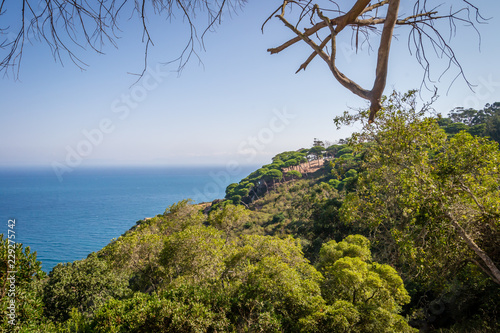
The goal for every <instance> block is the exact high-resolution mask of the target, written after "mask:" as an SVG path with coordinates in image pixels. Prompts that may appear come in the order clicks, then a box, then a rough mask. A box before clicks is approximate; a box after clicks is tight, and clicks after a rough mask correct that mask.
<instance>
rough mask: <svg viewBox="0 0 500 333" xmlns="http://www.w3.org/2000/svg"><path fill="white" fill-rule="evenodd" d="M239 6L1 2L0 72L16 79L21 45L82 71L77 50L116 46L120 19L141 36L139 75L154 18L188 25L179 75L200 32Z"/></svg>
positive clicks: (227, 1)
mask: <svg viewBox="0 0 500 333" xmlns="http://www.w3.org/2000/svg"><path fill="white" fill-rule="evenodd" d="M245 3H246V0H96V1H88V0H22V1H19V2H17V1H13V2H7V1H5V0H2V1H0V16H3V17H4V18H6V17H7V15H8V16H9V17H8V18H9V21H10V22H14V24H13V25H12V26H0V52H2V54H1V55H0V57H1V58H0V71H2V72H3V73H4V74H8V73H9V72H10V71H14V73H16V77H17V76H18V75H19V72H18V71H19V67H20V64H21V60H22V55H23V52H24V51H25V49H24V45H25V43H27V42H30V43H32V42H43V43H45V44H46V45H48V46H49V48H50V50H51V52H52V55H53V57H54V59H55V60H56V61H58V62H61V63H63V60H64V59H65V58H66V59H67V58H69V59H70V61H72V62H73V63H75V65H77V66H78V67H79V68H81V69H84V68H85V67H86V66H87V65H86V64H85V62H84V61H83V60H82V59H81V58H80V56H79V55H78V54H77V50H82V51H83V50H87V49H90V50H92V51H94V52H97V53H102V52H103V51H104V47H105V45H111V46H115V47H116V45H117V44H116V40H117V39H118V38H119V36H118V34H119V32H120V31H121V30H120V26H121V25H123V24H124V23H125V22H124V20H122V17H123V16H124V14H125V15H128V17H129V18H128V20H129V21H132V22H133V23H136V22H137V23H139V24H140V29H141V31H142V33H143V40H142V43H143V47H144V67H143V71H142V74H144V71H145V70H146V67H147V60H148V53H149V50H150V46H154V43H153V36H152V35H151V33H150V32H151V29H150V27H149V23H148V20H149V19H150V18H151V17H152V16H154V15H158V16H163V17H166V18H172V17H176V16H179V17H181V18H183V19H184V20H185V22H187V24H188V25H189V29H190V37H189V39H188V41H187V43H186V46H185V48H184V50H183V52H182V53H181V55H180V56H179V58H178V59H177V61H178V63H179V68H178V69H179V70H181V69H182V68H183V67H184V65H185V64H186V62H187V61H188V60H189V58H190V57H191V56H192V55H195V56H197V53H196V51H197V42H200V45H201V46H202V45H203V37H204V35H205V33H206V32H208V31H210V30H213V28H214V27H215V26H216V25H217V24H219V23H220V22H221V20H222V18H223V15H224V14H225V13H226V12H227V13H231V12H234V11H236V10H237V9H239V7H241V6H243V5H244V4H245ZM126 12H128V14H126ZM198 13H201V14H203V15H206V16H207V18H208V23H206V24H200V23H199V19H198V18H197V17H196V15H197V14H198ZM126 20H127V19H125V21H126ZM134 21H136V22H134ZM4 22H5V21H4ZM202 25H204V32H203V34H202V35H201V37H198V34H197V27H199V26H202ZM156 39H159V38H158V37H156ZM78 53H80V51H78ZM139 76H141V74H139Z"/></svg>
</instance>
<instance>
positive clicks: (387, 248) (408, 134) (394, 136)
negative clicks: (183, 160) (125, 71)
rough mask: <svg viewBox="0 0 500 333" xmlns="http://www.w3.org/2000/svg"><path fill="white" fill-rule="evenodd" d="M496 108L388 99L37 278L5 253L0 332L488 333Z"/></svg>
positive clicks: (499, 293) (498, 239) (495, 279)
mask: <svg viewBox="0 0 500 333" xmlns="http://www.w3.org/2000/svg"><path fill="white" fill-rule="evenodd" d="M499 106H500V104H499V103H494V104H492V105H487V106H486V107H485V108H484V109H483V110H465V109H460V108H459V109H455V110H453V112H452V113H451V116H450V118H443V117H442V116H438V115H432V113H429V105H425V106H424V108H423V109H422V110H419V109H417V108H416V99H415V92H409V93H407V94H404V95H401V94H396V93H394V94H393V95H391V96H389V97H388V98H386V99H385V100H384V108H383V109H382V111H380V112H379V115H378V118H377V119H376V120H375V122H374V123H372V124H366V125H364V126H363V128H362V130H361V131H360V132H359V133H354V134H353V135H352V137H351V138H349V139H348V140H343V141H342V142H343V144H337V145H331V146H329V147H323V146H321V145H316V146H315V147H313V148H312V149H300V150H298V151H294V152H283V153H281V154H278V155H276V156H275V157H274V158H273V160H272V163H271V164H268V165H265V166H263V167H262V168H260V169H258V170H256V171H255V172H253V173H251V174H250V175H249V176H247V177H246V178H244V179H243V180H241V182H239V183H238V184H231V185H229V186H228V187H227V190H226V198H225V199H224V200H216V201H214V202H213V203H211V204H209V205H208V206H207V205H197V204H193V203H191V202H190V201H189V200H184V201H181V202H178V203H176V204H174V205H172V206H170V207H168V208H167V209H166V211H165V212H164V213H163V214H159V215H157V216H156V217H154V218H152V219H148V220H144V221H138V222H137V224H136V225H135V226H134V227H132V228H131V229H130V230H129V231H127V232H126V233H125V234H123V235H122V236H121V237H119V238H118V239H116V240H115V241H113V242H111V243H110V244H109V245H107V246H106V247H104V248H103V249H102V250H100V251H99V252H97V253H92V254H90V255H89V257H88V258H87V259H85V260H82V261H76V262H74V263H68V264H59V265H58V266H56V267H55V268H54V269H53V270H52V272H50V274H49V275H48V276H46V275H45V274H44V273H43V272H42V271H41V269H40V264H39V262H37V261H36V257H35V256H34V255H33V253H31V252H30V251H29V249H24V251H23V250H22V249H21V248H18V249H17V250H16V251H17V252H16V256H17V258H18V262H19V267H18V273H17V275H16V281H18V287H19V290H20V291H21V292H20V293H19V294H18V295H19V296H18V303H17V304H18V306H20V308H19V310H18V315H19V317H18V318H17V325H16V326H15V327H12V326H9V324H8V318H7V317H2V323H1V326H0V327H2V329H4V330H11V329H12V328H14V329H15V330H17V331H22V332H57V331H60V332H417V331H418V330H421V331H423V332H430V331H435V332H494V331H498V330H499V329H500V322H499V311H500V308H499V304H500V276H499V272H498V268H499V266H500V250H499V249H500V187H499V184H500V151H499V148H498V143H497V142H495V140H497V141H498V139H499V137H498V133H500V127H499V126H500V125H499V124H500V121H499V119H500V108H499ZM367 112H369V111H361V112H359V113H358V114H354V115H353V114H345V115H344V116H343V117H339V118H337V119H336V121H337V123H339V124H340V123H351V122H352V121H355V120H357V119H361V120H363V119H365V120H366V119H367ZM7 256H8V247H7V241H6V240H3V239H2V252H1V257H2V258H7ZM6 264H7V259H5V260H4V261H2V265H6ZM4 268H6V267H2V270H0V274H2V275H0V283H1V284H2V285H3V286H6V285H7V284H8V280H7V275H6V274H4V272H5V271H6V269H4ZM3 290H5V289H3ZM4 296H5V295H4V294H2V303H1V306H2V310H3V311H6V310H5V309H7V306H8V304H7V298H6V297H4Z"/></svg>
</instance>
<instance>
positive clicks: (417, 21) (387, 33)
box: [266, 0, 485, 122]
mask: <svg viewBox="0 0 500 333" xmlns="http://www.w3.org/2000/svg"><path fill="white" fill-rule="evenodd" d="M315 2H316V3H315V4H313V3H312V1H307V3H305V2H303V1H300V0H298V1H284V2H283V4H282V6H281V7H280V9H281V15H277V16H276V17H278V18H279V19H280V21H282V22H283V23H285V26H286V27H288V28H290V30H292V31H293V32H294V34H295V35H296V36H295V37H294V38H291V39H289V40H288V41H286V42H285V43H283V44H281V45H280V46H278V47H275V48H270V49H268V51H269V52H270V53H271V54H276V53H279V52H281V51H283V50H285V49H287V48H288V47H290V46H292V45H295V44H296V43H298V42H300V41H303V42H305V43H306V44H307V45H309V46H310V47H311V48H312V49H313V53H312V54H311V55H310V56H309V57H308V58H307V59H306V61H305V62H303V63H302V65H300V67H299V70H298V71H297V73H298V72H299V71H300V70H301V69H304V70H305V69H306V68H307V66H308V65H309V64H310V63H311V62H312V61H313V60H314V59H315V58H316V56H317V55H320V58H321V59H323V61H325V62H326V63H327V64H328V66H329V68H330V70H331V71H332V74H333V75H334V77H335V79H336V80H337V81H338V82H339V83H340V84H342V85H343V86H344V87H346V88H347V89H349V90H351V91H352V92H353V93H354V94H356V95H358V96H360V97H362V98H365V99H367V100H369V101H370V103H371V106H370V110H371V112H370V116H369V121H370V122H372V121H373V119H374V117H375V114H376V113H377V111H378V110H379V109H380V98H381V96H382V94H383V91H384V88H385V85H386V78H387V73H388V68H389V53H390V47H391V41H392V38H393V35H394V29H395V28H396V27H398V26H400V27H405V26H406V27H410V30H409V33H408V49H409V51H410V54H413V53H414V54H415V57H416V59H417V61H418V63H419V64H420V65H421V66H422V68H423V69H424V76H423V79H422V85H426V82H427V81H430V82H433V81H432V80H431V77H430V72H431V70H430V69H431V66H430V65H431V61H430V54H429V52H428V48H430V49H431V50H433V51H434V53H435V55H436V56H437V57H440V58H445V59H448V66H447V67H446V68H445V70H444V71H443V72H442V74H441V76H442V75H443V74H444V73H446V72H447V71H449V70H450V69H451V68H458V74H457V75H456V76H455V78H454V79H453V81H452V82H451V84H453V82H454V81H455V80H456V79H457V78H458V77H462V78H463V79H464V80H465V82H466V83H467V84H468V85H469V87H472V85H471V83H470V82H469V81H468V80H467V78H466V77H465V73H464V70H463V68H462V66H461V64H460V62H459V61H458V59H457V57H456V55H455V53H454V51H453V49H452V48H451V46H450V44H449V42H448V41H447V40H446V39H445V38H444V37H443V31H442V28H441V27H440V28H439V29H438V28H437V27H436V26H435V25H434V22H437V21H442V20H448V21H449V23H450V33H454V32H455V31H456V24H457V23H462V24H464V25H466V26H471V27H472V28H473V29H475V30H476V31H477V29H476V27H475V25H474V22H476V23H484V21H485V19H484V17H483V16H481V15H480V13H479V10H478V8H477V7H476V6H474V5H473V4H472V3H471V1H466V0H462V5H463V6H462V7H461V8H459V9H458V10H453V9H452V7H450V10H449V12H448V13H446V14H441V12H442V9H441V8H442V7H443V6H438V7H436V8H429V9H428V8H427V1H426V0H413V4H414V5H413V13H411V14H410V15H407V16H406V17H404V18H400V17H399V3H400V0H382V1H379V2H376V3H374V4H370V1H367V0H357V1H355V3H354V5H352V4H351V5H349V10H347V11H346V12H343V11H342V10H341V9H340V8H341V7H340V3H339V2H337V1H334V0H323V1H322V0H315ZM319 3H322V4H325V5H326V6H325V7H322V6H321V5H319ZM294 6H299V7H300V13H299V15H298V16H297V15H296V16H295V17H294V16H293V7H294ZM285 8H289V10H288V11H285ZM314 8H316V9H317V10H316V11H315V10H313V9H314ZM323 12H334V13H337V16H336V17H333V18H328V19H325V18H326V16H324V15H323V14H321V13H323ZM472 13H475V18H472ZM285 14H286V15H285ZM305 16H307V18H308V21H309V22H310V24H309V25H305V26H304V24H302V26H303V28H302V29H301V27H300V26H299V23H300V22H303V21H305V20H304V19H305ZM292 19H293V21H295V22H297V23H296V24H293V23H292V22H293V21H292ZM266 22H267V21H266ZM380 25H383V28H382V29H381V30H380V28H377V26H380ZM346 26H351V27H353V40H352V41H351V43H352V45H353V46H352V47H353V48H355V49H356V52H357V51H358V47H359V43H360V40H359V38H360V37H361V38H363V41H361V43H368V45H371V43H370V40H371V39H372V38H373V35H378V34H379V33H381V37H380V41H379V46H378V53H377V67H376V70H375V74H376V75H375V80H374V83H373V87H372V89H371V90H365V89H362V88H361V87H359V85H357V84H355V83H354V82H353V81H351V80H349V79H348V78H347V77H346V76H345V75H343V74H342V73H341V72H340V71H339V70H338V69H337V68H336V66H335V57H336V52H335V47H336V46H335V44H336V37H337V35H338V34H341V33H343V31H344V30H345V27H346ZM292 27H293V28H292ZM327 27H328V29H329V30H330V32H329V33H328V35H327V36H325V31H324V30H323V29H324V28H327ZM332 28H333V29H332ZM301 30H303V31H304V32H300V31H301ZM320 32H321V34H320ZM330 41H331V43H332V50H331V54H330V55H329V54H328V53H326V52H325V51H324V48H325V47H326V45H327V43H328V42H330ZM318 43H319V46H318ZM440 78H441V77H440ZM451 84H450V87H451Z"/></svg>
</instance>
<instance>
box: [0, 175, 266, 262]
mask: <svg viewBox="0 0 500 333" xmlns="http://www.w3.org/2000/svg"><path fill="white" fill-rule="evenodd" d="M255 169H256V167H255V166H244V167H239V169H238V170H233V169H228V168H226V167H163V168H160V167H147V168H146V167H145V168H131V167H127V168H118V167H113V168H79V169H77V170H74V171H73V172H71V173H67V174H65V175H64V179H63V180H62V181H60V180H59V179H58V178H57V176H56V175H55V173H54V172H53V171H52V170H51V169H43V168H40V169H34V168H31V169H28V168H25V169H0V233H3V234H4V235H5V234H7V230H8V229H7V224H8V220H9V219H15V221H16V224H15V228H14V231H15V237H16V238H15V241H16V242H19V243H23V245H24V246H29V247H30V248H31V250H32V251H36V252H37V258H38V260H40V261H41V262H42V269H43V270H44V271H46V272H49V271H50V270H51V269H52V268H53V267H54V266H55V265H57V263H60V262H69V261H74V260H79V259H83V258H86V257H87V255H88V254H89V253H91V252H93V251H98V250H99V249H101V248H102V247H103V246H105V245H106V244H108V243H109V242H110V241H111V239H113V238H116V237H119V236H120V235H121V234H123V233H124V232H125V231H126V230H128V229H130V227H132V226H133V225H135V223H136V222H137V221H138V220H141V219H143V218H145V217H151V216H155V215H157V214H162V213H163V212H164V211H165V209H166V208H167V207H168V206H170V205H171V204H173V203H175V202H178V201H180V200H182V199H187V198H192V199H194V200H195V201H196V202H203V201H211V200H214V199H217V198H223V197H224V190H225V187H226V186H227V185H229V184H230V183H233V182H238V181H239V180H240V179H242V178H244V177H245V176H246V175H248V174H249V173H250V172H251V171H253V170H255Z"/></svg>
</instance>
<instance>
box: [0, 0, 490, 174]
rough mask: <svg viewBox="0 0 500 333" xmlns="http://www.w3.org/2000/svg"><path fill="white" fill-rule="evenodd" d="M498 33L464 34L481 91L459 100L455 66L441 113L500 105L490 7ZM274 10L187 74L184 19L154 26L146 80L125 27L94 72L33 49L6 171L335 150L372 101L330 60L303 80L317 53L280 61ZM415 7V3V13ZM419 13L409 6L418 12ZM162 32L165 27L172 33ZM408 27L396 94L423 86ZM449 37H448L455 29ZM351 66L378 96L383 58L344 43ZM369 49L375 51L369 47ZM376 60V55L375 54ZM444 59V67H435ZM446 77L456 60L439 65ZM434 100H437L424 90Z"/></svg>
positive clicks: (85, 54)
mask: <svg viewBox="0 0 500 333" xmlns="http://www.w3.org/2000/svg"><path fill="white" fill-rule="evenodd" d="M478 3H480V8H481V10H482V12H483V14H484V16H486V17H492V18H491V20H489V21H488V24H485V25H480V26H479V27H478V28H479V30H480V33H481V50H479V40H478V37H477V34H475V33H474V32H473V30H471V29H466V28H465V27H460V26H459V27H458V32H457V34H458V35H457V37H456V38H455V39H453V40H452V45H453V46H454V50H455V51H456V54H457V57H458V59H459V60H460V61H461V63H462V65H463V68H464V71H465V73H466V75H467V78H468V79H469V80H470V81H471V83H473V84H475V85H477V87H476V89H475V92H473V91H471V90H470V89H469V88H468V87H467V85H466V84H465V82H464V81H463V80H462V79H460V78H459V79H458V80H457V81H456V82H455V83H454V85H453V86H452V87H451V89H450V91H449V93H448V94H447V90H448V87H449V85H450V83H451V82H452V80H453V77H454V74H455V73H456V71H455V72H453V71H454V70H455V69H453V70H452V72H450V73H449V74H448V75H445V76H444V77H442V78H441V80H440V82H436V83H435V85H436V86H437V87H438V89H439V91H438V93H439V95H440V96H441V97H440V99H439V100H438V102H437V103H436V105H435V107H436V108H437V110H438V111H439V112H442V113H443V114H446V113H447V112H448V111H449V110H450V109H452V108H453V107H455V106H466V107H476V108H481V107H483V106H484V105H485V104H486V103H491V102H494V101H499V100H500V66H499V55H500V52H499V51H500V46H499V45H500V43H499V31H500V14H498V13H500V2H498V1H496V0H488V1H479V2H478ZM277 4H278V3H277V2H274V1H255V0H254V1H249V3H248V4H247V5H246V7H245V8H243V10H242V11H240V12H239V13H238V15H232V16H231V17H229V16H226V17H225V20H224V22H223V23H222V25H221V26H219V27H218V28H217V31H216V32H215V33H210V34H208V35H206V38H205V47H206V51H201V52H200V53H199V55H200V57H201V60H202V61H203V65H200V64H199V63H198V61H197V60H196V59H192V60H191V61H190V62H189V63H188V65H187V66H186V68H185V70H184V71H183V72H182V75H181V76H180V77H179V76H178V75H177V74H176V73H175V72H173V70H175V69H176V66H175V65H171V66H166V67H165V66H161V65H160V63H161V62H164V61H167V60H171V59H173V58H175V57H176V56H178V55H179V53H180V52H181V50H182V47H183V43H184V42H185V41H186V38H187V26H186V25H185V24H183V23H182V22H181V21H173V22H172V23H170V24H169V23H164V22H160V21H161V19H159V18H151V21H150V23H151V24H152V26H154V27H158V28H157V29H156V28H155V29H153V30H152V36H153V41H154V42H155V47H154V48H151V49H150V58H149V67H150V70H149V71H148V72H147V73H146V74H145V76H144V78H143V80H142V81H139V82H138V83H137V84H136V85H133V83H134V82H135V80H136V77H135V76H133V75H131V74H129V73H130V72H133V73H137V72H140V71H141V66H142V65H143V45H142V44H141V35H140V33H139V31H138V29H137V27H133V26H132V25H131V24H125V25H124V26H123V31H122V32H120V33H119V35H120V37H121V38H120V40H119V41H118V48H117V49H115V48H113V47H112V46H106V47H105V48H104V53H105V54H103V55H97V54H95V53H93V52H91V51H81V52H80V51H79V53H78V54H79V55H80V56H81V57H82V58H83V59H84V60H85V61H86V62H87V63H88V65H89V66H88V67H87V68H86V70H85V71H81V70H80V69H78V68H77V67H76V66H74V65H73V64H71V62H70V61H69V60H68V59H67V58H63V60H64V67H63V66H61V65H60V64H59V63H56V62H54V60H53V58H52V55H51V53H50V50H49V49H48V47H47V46H45V45H43V44H41V43H38V42H36V41H33V43H32V44H31V45H28V46H27V47H26V49H25V52H24V57H23V62H22V67H21V70H20V76H19V80H15V79H14V78H13V77H12V76H10V77H3V78H2V79H1V80H0V94H1V97H2V103H1V106H0V165H3V166H18V165H44V166H54V165H56V166H58V167H59V168H63V169H62V170H65V169H64V168H70V169H71V168H75V167H79V166H85V165H88V166H90V165H183V164H184V165H186V164H187V165H191V164H219V165H224V164H226V163H229V162H231V163H232V162H236V163H240V164H259V163H262V164H263V163H268V162H269V161H270V159H271V157H272V156H274V155H275V154H277V153H279V152H282V151H285V150H296V149H299V148H302V147H310V146H311V144H312V141H313V139H314V138H320V139H322V140H328V141H335V140H337V139H340V138H344V137H346V136H348V135H349V133H350V131H352V128H345V129H342V130H340V131H337V130H336V128H335V126H334V124H333V121H332V119H333V118H334V117H335V116H337V115H340V114H341V113H342V112H343V111H344V110H346V109H348V108H349V107H362V106H366V105H367V104H366V102H365V101H363V100H361V99H360V98H358V97H356V96H354V95H353V94H352V93H350V92H349V91H347V90H346V89H345V88H343V87H341V86H340V84H339V83H337V82H336V81H335V80H334V78H333V76H332V75H331V73H330V72H329V71H328V69H327V66H326V64H325V63H323V62H322V61H320V60H316V61H315V62H313V63H312V64H311V65H310V67H309V68H308V69H307V71H305V72H300V73H299V74H295V71H296V70H297V68H298V67H299V66H300V64H301V63H302V62H303V61H304V60H305V59H306V58H307V56H308V55H309V54H310V50H309V49H308V47H307V46H305V45H300V44H297V45H296V46H294V47H292V48H290V49H288V50H286V51H284V52H282V53H280V54H277V55H270V54H269V53H268V52H267V51H266V50H267V49H268V48H270V47H274V46H277V45H279V44H280V43H282V42H284V41H286V40H288V39H289V38H291V37H293V35H292V34H291V33H290V32H289V31H288V30H287V29H286V28H285V27H284V26H283V25H282V24H281V23H280V22H278V21H277V20H275V21H272V22H271V23H269V24H268V26H267V28H266V29H265V32H264V34H262V33H261V30H260V28H261V24H262V23H263V22H264V20H265V19H266V18H267V17H268V16H269V15H270V13H271V12H272V11H273V9H274V7H275V6H277ZM403 6H404V4H403ZM409 11H410V8H408V9H406V8H404V7H402V8H401V12H402V13H408V12H409ZM160 23H161V24H160ZM407 31H408V30H407V28H399V29H397V31H396V34H397V36H399V38H398V39H397V40H395V41H394V43H393V48H392V53H391V58H390V69H389V76H388V84H387V88H386V92H390V91H391V90H392V89H397V90H399V91H406V90H408V89H412V88H419V86H420V82H421V77H422V74H423V72H422V70H421V68H420V66H419V65H418V63H417V62H416V60H415V58H414V57H411V56H410V55H409V52H408V49H407V38H406V36H407ZM445 31H446V32H445V34H444V35H445V36H447V30H445ZM339 45H340V49H341V52H340V57H339V67H341V69H343V70H344V71H345V72H346V73H347V74H348V75H349V76H352V77H353V78H354V79H355V80H357V81H359V83H361V84H362V85H363V86H365V87H367V88H368V87H370V86H371V84H370V82H372V80H373V76H374V65H375V60H374V57H373V55H374V54H375V53H376V52H375V51H371V55H372V56H371V57H370V56H367V55H366V52H359V53H360V54H359V55H355V54H353V53H352V52H351V51H349V50H348V48H347V47H346V45H348V44H346V43H345V42H343V43H340V44H339ZM365 49H366V47H365ZM365 51H366V50H365ZM432 59H433V60H436V59H435V58H432ZM434 64H435V66H436V71H434V72H433V78H434V79H436V80H437V79H439V74H440V73H441V72H440V71H439V68H440V67H442V66H444V65H446V63H445V62H440V63H439V62H435V63H434V62H433V66H434ZM422 96H423V98H424V99H426V98H429V96H430V94H429V93H426V92H424V93H423V95H422Z"/></svg>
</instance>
